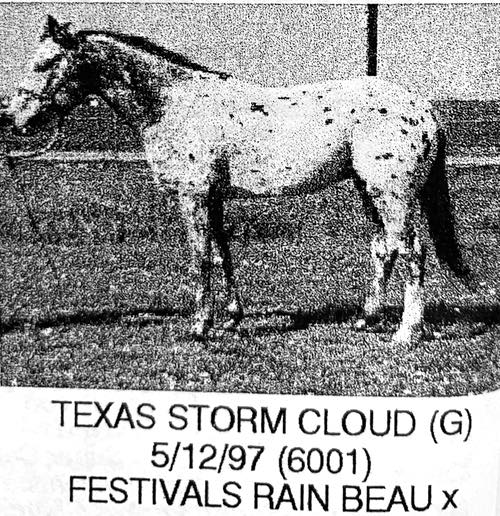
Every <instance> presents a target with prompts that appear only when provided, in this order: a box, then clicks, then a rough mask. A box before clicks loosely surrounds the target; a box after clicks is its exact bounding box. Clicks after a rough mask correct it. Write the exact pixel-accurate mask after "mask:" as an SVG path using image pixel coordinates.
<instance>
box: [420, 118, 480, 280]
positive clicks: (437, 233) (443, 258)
mask: <svg viewBox="0 0 500 516" xmlns="http://www.w3.org/2000/svg"><path fill="white" fill-rule="evenodd" d="M436 139H437V153H436V157H435V159H434V162H433V163H432V166H431V169H430V171H429V176H428V178H427V181H426V183H425V185H424V188H423V191H422V208H423V211H424V212H425V213H426V215H427V220H428V222H429V233H430V236H431V238H432V240H433V242H434V245H435V248H436V255H437V257H438V260H439V261H440V262H441V263H446V264H447V265H448V266H449V268H450V269H451V270H452V271H453V272H454V273H455V274H456V275H457V276H458V277H459V278H461V279H462V280H463V281H464V282H465V283H466V284H468V285H471V286H472V283H473V277H472V273H471V270H470V269H469V267H468V266H467V265H466V264H465V263H464V260H463V257H462V253H461V251H460V247H459V244H458V241H457V237H456V233H455V217H454V216H453V212H452V208H451V203H450V192H449V188H448V179H447V177H446V169H445V162H446V135H445V132H444V130H443V129H442V128H438V130H437V133H436Z"/></svg>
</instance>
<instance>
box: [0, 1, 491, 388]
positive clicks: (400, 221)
mask: <svg viewBox="0 0 500 516" xmlns="http://www.w3.org/2000/svg"><path fill="white" fill-rule="evenodd" d="M499 32H500V5H498V4H415V3H412V4H382V5H377V4H370V5H364V4H335V5H329V4H328V5H327V4H262V5H259V4H196V3H186V4H183V3H171V4H166V3H160V4H155V3H141V4H135V3H123V4H121V3H74V2H71V3H1V4H0V72H1V73H0V100H1V107H0V153H1V157H0V183H1V184H0V192H1V195H2V202H1V203H0V253H1V258H0V384H1V385H2V386H3V387H52V388H56V387H57V388H70V389H74V388H78V389H120V390H146V391H183V392H186V391H196V392H200V391H204V392H216V393H259V394H294V395H299V394H311V395H326V396H408V397H443V396H465V395H474V394H482V393H488V392H492V391H495V390H496V389H498V387H499V385H500V327H499V324H500V267H499V253H500V197H499V195H498V192H499V188H500V174H499V171H500V144H499V141H500V140H499V137H500V81H499V72H500V69H499V59H498V56H499V50H500V48H499V47H500V38H499V36H500V33H499Z"/></svg>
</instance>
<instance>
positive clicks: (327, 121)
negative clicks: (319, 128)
mask: <svg viewBox="0 0 500 516" xmlns="http://www.w3.org/2000/svg"><path fill="white" fill-rule="evenodd" d="M332 123H333V119H331V118H327V119H326V120H325V125H330V124H332Z"/></svg>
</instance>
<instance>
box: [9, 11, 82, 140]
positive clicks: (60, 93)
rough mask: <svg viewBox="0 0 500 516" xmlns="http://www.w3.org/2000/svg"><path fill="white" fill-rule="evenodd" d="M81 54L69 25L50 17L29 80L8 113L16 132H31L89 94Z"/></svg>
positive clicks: (62, 114)
mask: <svg viewBox="0 0 500 516" xmlns="http://www.w3.org/2000/svg"><path fill="white" fill-rule="evenodd" d="M79 53H80V42H79V38H78V36H77V35H76V34H74V33H73V32H72V31H71V30H70V28H69V24H64V25H61V24H59V23H58V22H57V20H55V19H54V18H53V17H52V16H50V15H49V16H48V18H47V22H46V25H45V28H44V31H43V33H42V36H41V38H40V44H39V46H38V48H37V50H36V52H35V55H34V57H33V59H32V60H31V62H30V63H29V65H28V69H27V74H26V77H25V78H24V80H23V82H22V83H21V85H20V87H19V88H18V90H17V92H16V93H15V95H14V96H13V97H12V99H11V101H10V103H9V105H8V107H7V109H6V110H5V114H6V116H7V117H9V118H10V119H11V121H12V124H13V126H14V129H15V130H18V131H21V132H24V133H27V132H30V130H33V129H34V128H37V127H39V126H41V125H45V124H48V123H50V122H53V121H54V120H57V119H60V118H61V117H64V116H65V115H66V114H67V113H68V112H69V111H71V110H72V109H73V108H74V107H76V106H77V105H78V104H80V103H81V102H82V101H83V99H84V97H85V96H86V95H87V93H88V92H87V91H86V88H85V81H84V80H82V79H83V78H84V71H83V69H82V65H81V59H79V58H78V57H79Z"/></svg>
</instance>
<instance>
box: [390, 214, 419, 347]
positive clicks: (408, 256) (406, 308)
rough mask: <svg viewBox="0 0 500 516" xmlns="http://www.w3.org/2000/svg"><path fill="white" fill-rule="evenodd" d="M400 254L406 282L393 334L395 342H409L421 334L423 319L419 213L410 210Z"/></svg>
mask: <svg viewBox="0 0 500 516" xmlns="http://www.w3.org/2000/svg"><path fill="white" fill-rule="evenodd" d="M409 217H411V218H412V220H411V221H408V222H409V223H408V227H407V231H406V234H405V238H404V247H403V249H402V251H401V256H402V258H403V259H404V261H405V267H406V275H407V278H406V282H405V292H404V304H403V317H402V320H401V325H400V327H399V329H398V331H397V332H396V334H395V335H394V340H395V341H397V342H411V341H412V340H417V339H419V338H420V337H421V336H422V331H423V319H424V295H423V285H424V271H425V257H426V250H425V247H424V246H423V244H422V240H421V238H422V237H421V228H422V223H421V216H420V213H419V214H418V215H417V214H416V213H412V212H410V214H409Z"/></svg>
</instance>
